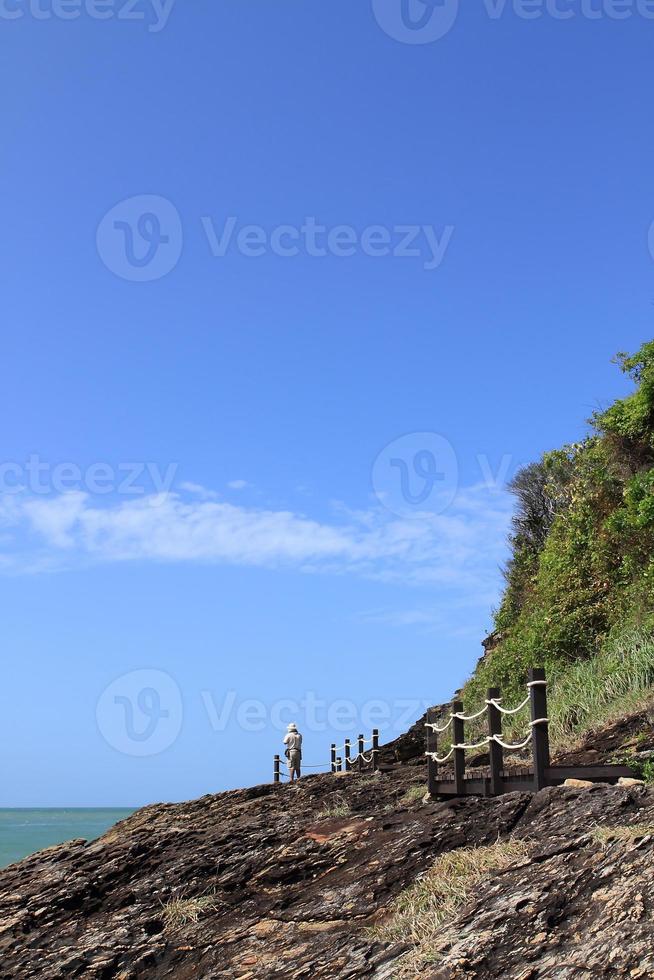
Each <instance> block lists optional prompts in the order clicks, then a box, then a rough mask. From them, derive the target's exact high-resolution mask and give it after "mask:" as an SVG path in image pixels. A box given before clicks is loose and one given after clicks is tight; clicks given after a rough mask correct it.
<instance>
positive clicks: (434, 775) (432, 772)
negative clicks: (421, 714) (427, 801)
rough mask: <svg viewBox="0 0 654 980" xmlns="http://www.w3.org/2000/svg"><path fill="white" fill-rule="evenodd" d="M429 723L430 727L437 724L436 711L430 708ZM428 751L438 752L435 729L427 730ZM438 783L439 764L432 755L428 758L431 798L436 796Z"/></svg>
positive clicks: (428, 779)
mask: <svg viewBox="0 0 654 980" xmlns="http://www.w3.org/2000/svg"><path fill="white" fill-rule="evenodd" d="M427 721H428V722H429V724H430V725H433V724H435V722H436V710H435V709H434V708H430V709H429V711H428V712H427ZM427 751H428V752H438V734H437V733H436V732H435V731H434V729H433V728H428V729H427ZM437 781H438V763H437V762H436V760H435V759H432V757H431V756H430V755H428V756H427V790H428V792H429V793H430V795H431V796H436V783H437Z"/></svg>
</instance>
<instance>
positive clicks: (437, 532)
mask: <svg viewBox="0 0 654 980" xmlns="http://www.w3.org/2000/svg"><path fill="white" fill-rule="evenodd" d="M213 497H214V495H213V494H211V492H210V491H206V490H205V488H203V487H199V486H197V485H194V484H187V485H186V489H185V492H184V493H182V492H179V493H167V494H161V495H158V496H154V495H153V496H149V497H141V498H139V499H138V500H134V499H130V500H129V501H125V502H119V503H113V504H108V503H105V502H104V501H103V502H101V503H96V502H95V501H94V499H93V498H91V497H90V496H89V495H88V494H86V493H82V492H74V493H68V494H62V495H59V496H56V497H48V498H39V499H35V498H33V497H32V498H29V497H22V496H17V495H13V496H11V497H10V498H9V497H5V498H0V527H2V528H3V535H2V538H0V551H1V552H2V553H3V554H2V558H1V559H0V569H1V568H4V569H5V570H7V569H8V568H9V569H13V570H15V571H26V570H29V571H33V570H39V569H41V568H44V567H45V568H53V567H70V566H71V565H76V564H80V563H88V562H117V561H158V562H205V563H221V564H233V565H257V566H264V567H270V568H275V567H286V568H295V569H299V570H301V571H304V572H314V573H315V572H325V573H336V574H347V573H349V574H356V575H360V576H364V577H367V578H374V579H377V580H381V581H388V582H393V583H398V582H400V583H402V584H405V585H425V586H431V585H433V586H436V585H437V586H438V587H439V592H452V593H453V594H462V593H463V594H474V595H475V596H476V597H477V598H479V600H480V602H483V603H487V602H488V601H492V598H491V597H492V596H493V595H494V593H493V585H490V587H489V579H491V580H492V581H493V583H495V582H496V579H497V568H498V566H499V565H500V564H501V562H502V560H503V557H504V553H505V538H506V531H507V527H508V521H509V516H510V504H509V499H508V495H506V494H504V493H501V492H497V491H489V490H488V489H487V488H485V487H471V488H468V489H467V490H463V491H462V492H460V493H459V495H458V497H457V499H456V501H455V502H454V504H453V505H452V506H451V507H450V508H449V509H448V510H447V511H446V512H445V513H443V514H430V513H423V514H420V515H416V516H415V517H414V518H413V519H409V518H399V517H396V516H394V515H393V514H390V513H388V512H386V511H385V510H384V509H383V508H381V507H376V508H371V509H370V510H366V511H355V512H352V511H347V510H345V509H344V508H341V509H340V510H339V512H338V514H337V515H336V518H335V519H334V520H333V521H332V522H325V521H317V520H313V519H311V518H309V517H306V516H304V515H301V514H298V513H294V512H292V511H286V510H272V509H261V508H247V507H243V506H237V505H234V504H230V503H226V502H222V501H219V500H216V499H213ZM3 539H4V540H3ZM420 615H423V614H419V615H418V618H417V619H416V620H415V621H416V622H418V621H419V619H420ZM424 615H426V614H424ZM410 619H411V614H409V616H408V620H406V621H407V622H408V621H409V620H410ZM423 622H424V619H423Z"/></svg>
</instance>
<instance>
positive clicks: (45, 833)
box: [0, 807, 137, 868]
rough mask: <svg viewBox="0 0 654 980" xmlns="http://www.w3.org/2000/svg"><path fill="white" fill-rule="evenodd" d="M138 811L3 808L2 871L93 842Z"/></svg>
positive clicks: (0, 817)
mask: <svg viewBox="0 0 654 980" xmlns="http://www.w3.org/2000/svg"><path fill="white" fill-rule="evenodd" d="M136 809H137V807H0V868H6V867H7V866H8V865H10V864H14V863H15V862H16V861H21V860H22V859H23V858H25V857H28V856H29V855H30V854H34V853H36V852H37V851H42V850H43V849H44V848H46V847H53V846H54V845H56V844H63V843H65V842H66V841H69V840H75V839H76V838H80V837H83V838H85V839H86V840H94V839H95V838H96V837H101V836H102V834H104V833H106V831H107V830H109V828H110V827H113V826H114V824H116V823H118V822H119V821H120V820H124V819H125V818H126V817H129V816H130V815H131V814H132V813H134V811H135V810H136Z"/></svg>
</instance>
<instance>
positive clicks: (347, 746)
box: [345, 738, 351, 772]
mask: <svg viewBox="0 0 654 980" xmlns="http://www.w3.org/2000/svg"><path fill="white" fill-rule="evenodd" d="M350 768H351V767H350V740H349V738H346V739H345V771H346V772H349V771H350Z"/></svg>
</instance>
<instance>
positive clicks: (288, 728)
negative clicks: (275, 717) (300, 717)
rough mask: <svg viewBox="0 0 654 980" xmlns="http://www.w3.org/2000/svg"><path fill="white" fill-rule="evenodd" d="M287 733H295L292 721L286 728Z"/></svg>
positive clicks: (295, 727) (295, 729) (295, 728)
mask: <svg viewBox="0 0 654 980" xmlns="http://www.w3.org/2000/svg"><path fill="white" fill-rule="evenodd" d="M287 731H289V732H296V731H297V725H296V724H295V722H294V721H292V722H291V724H290V725H288V726H287Z"/></svg>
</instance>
